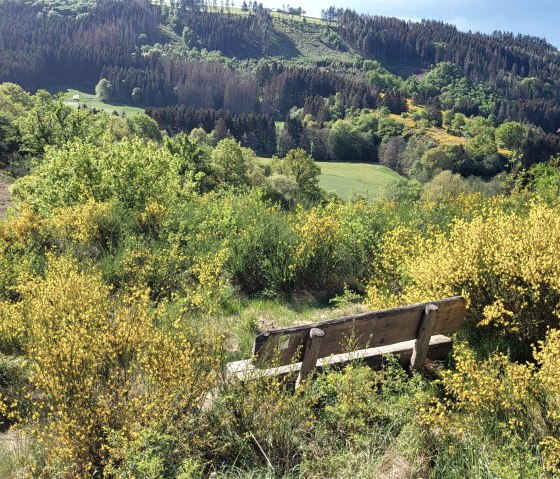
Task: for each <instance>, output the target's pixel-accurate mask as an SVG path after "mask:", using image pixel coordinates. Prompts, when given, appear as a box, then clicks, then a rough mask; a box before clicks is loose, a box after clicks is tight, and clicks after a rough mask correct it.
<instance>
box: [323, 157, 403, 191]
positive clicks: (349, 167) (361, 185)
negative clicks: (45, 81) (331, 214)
mask: <svg viewBox="0 0 560 479" xmlns="http://www.w3.org/2000/svg"><path fill="white" fill-rule="evenodd" d="M317 164H318V165H319V166H320V167H321V176H320V177H319V184H320V185H321V187H322V188H324V189H325V190H327V191H329V192H333V193H336V194H337V195H338V196H340V197H341V198H344V199H350V198H352V197H353V196H369V197H371V198H373V197H375V196H376V195H377V193H378V191H379V188H381V187H383V186H385V185H387V184H389V183H391V182H392V181H394V180H396V179H397V178H399V176H400V175H399V174H398V173H396V172H395V171H393V170H391V169H390V168H387V167H385V166H381V165H373V164H370V163H348V162H330V161H320V162H317Z"/></svg>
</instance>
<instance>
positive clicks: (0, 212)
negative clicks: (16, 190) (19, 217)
mask: <svg viewBox="0 0 560 479" xmlns="http://www.w3.org/2000/svg"><path fill="white" fill-rule="evenodd" d="M12 183H13V180H12V179H11V178H10V177H9V176H8V175H6V174H5V173H3V172H1V171H0V218H4V217H5V216H6V210H7V209H8V208H9V207H10V206H11V205H12V201H11V195H10V189H9V187H10V185H11V184H12Z"/></svg>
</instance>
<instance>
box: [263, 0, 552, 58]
mask: <svg viewBox="0 0 560 479" xmlns="http://www.w3.org/2000/svg"><path fill="white" fill-rule="evenodd" d="M263 3H265V5H266V6H268V7H282V5H283V4H285V3H289V4H290V6H292V7H297V6H301V7H303V9H304V10H306V11H307V14H308V15H313V16H318V15H319V14H320V12H321V10H322V9H323V8H326V7H328V6H329V5H333V4H334V5H336V6H337V7H348V8H352V9H354V10H356V11H358V12H360V13H371V14H378V15H387V16H392V17H401V18H407V19H412V20H420V19H422V18H429V19H436V20H443V21H445V22H448V23H453V24H454V25H457V28H459V30H463V31H469V30H472V31H481V32H485V33H491V32H493V31H494V30H502V31H508V32H514V33H524V34H529V35H535V36H538V37H545V38H546V39H547V40H548V41H549V42H550V43H552V44H553V45H554V46H556V47H560V0H344V2H343V1H342V0H339V1H338V2H336V1H335V2H329V1H328V0H327V1H326V2H325V1H319V0H299V2H298V1H297V0H292V1H291V2H289V1H287V0H269V1H264V2H263Z"/></svg>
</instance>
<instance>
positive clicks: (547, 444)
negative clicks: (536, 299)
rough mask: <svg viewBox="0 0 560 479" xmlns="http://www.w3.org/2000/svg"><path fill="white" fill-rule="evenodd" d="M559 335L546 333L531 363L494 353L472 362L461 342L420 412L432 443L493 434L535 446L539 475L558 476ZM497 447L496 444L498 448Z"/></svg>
mask: <svg viewBox="0 0 560 479" xmlns="http://www.w3.org/2000/svg"><path fill="white" fill-rule="evenodd" d="M559 357H560V330H551V331H549V333H548V334H547V337H546V340H544V341H541V342H540V343H539V345H538V347H537V348H535V353H534V359H535V362H534V363H525V364H520V363H515V362H511V361H510V359H509V358H508V357H507V356H506V355H504V354H500V353H495V354H492V355H490V356H489V357H488V358H487V359H485V360H477V359H476V356H475V352H474V351H473V350H472V349H471V348H469V347H468V345H466V344H465V343H460V344H458V345H456V346H455V350H454V359H455V363H456V366H455V368H454V369H453V370H446V371H444V372H443V373H442V381H441V382H442V386H443V392H444V394H443V396H442V397H441V398H439V399H436V400H434V401H433V403H432V405H431V406H430V407H428V408H423V409H422V410H421V420H422V422H423V425H424V426H425V427H427V430H428V431H429V432H430V433H431V434H432V435H433V436H434V437H435V438H436V440H437V439H440V440H441V439H444V442H445V438H447V441H448V442H449V441H450V439H451V438H452V440H451V442H453V441H457V442H462V441H465V440H468V438H469V437H477V436H478V437H480V436H481V435H484V432H485V431H486V433H488V431H493V434H494V435H495V436H498V437H500V438H501V439H500V441H501V442H504V443H510V444H519V445H525V444H529V445H532V447H533V448H535V449H536V448H537V446H540V449H541V455H542V464H543V466H544V470H545V471H546V472H548V473H550V474H553V475H554V474H558V473H560V441H559V440H558V437H559V433H560V383H559V381H558V371H559V367H560V360H559ZM498 446H499V445H498Z"/></svg>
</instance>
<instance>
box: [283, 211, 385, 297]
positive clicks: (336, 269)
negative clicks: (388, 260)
mask: <svg viewBox="0 0 560 479" xmlns="http://www.w3.org/2000/svg"><path fill="white" fill-rule="evenodd" d="M382 222H383V216H382V213H381V209H380V208H379V206H378V205H377V204H371V203H367V202H363V201H358V202H355V203H350V204H340V203H337V202H331V203H329V204H328V205H326V206H317V207H315V208H312V209H311V210H303V209H300V210H299V211H298V212H297V214H296V216H295V218H294V228H295V230H296V232H297V234H298V236H299V241H298V244H297V247H296V249H295V253H294V257H293V259H292V261H293V266H292V268H293V270H294V274H295V281H296V284H299V285H302V286H303V287H305V288H307V289H308V290H311V291H319V292H327V293H329V294H333V293H340V292H342V287H343V285H344V284H347V285H349V286H350V287H352V288H358V289H362V288H363V285H364V282H365V281H366V279H367V277H368V275H369V274H370V272H371V269H370V264H371V262H372V259H373V257H374V254H375V249H376V247H377V244H378V241H379V238H380V236H381V230H382Z"/></svg>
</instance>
